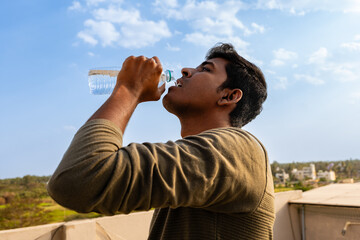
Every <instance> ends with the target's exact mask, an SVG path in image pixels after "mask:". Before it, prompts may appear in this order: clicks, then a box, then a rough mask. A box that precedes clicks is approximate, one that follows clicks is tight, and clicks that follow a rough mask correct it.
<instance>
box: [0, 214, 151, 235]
mask: <svg viewBox="0 0 360 240" xmlns="http://www.w3.org/2000/svg"><path fill="white" fill-rule="evenodd" d="M152 214H153V211H149V212H139V213H132V214H129V215H116V216H111V217H102V218H95V219H88V220H77V221H71V222H67V223H64V222H63V223H55V224H46V225H41V226H36V227H27V228H18V229H12V230H4V231H0V239H1V240H110V239H111V240H138V239H146V238H147V236H148V231H149V227H150V221H151V217H152Z"/></svg>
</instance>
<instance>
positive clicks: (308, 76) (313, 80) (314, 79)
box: [294, 74, 325, 85]
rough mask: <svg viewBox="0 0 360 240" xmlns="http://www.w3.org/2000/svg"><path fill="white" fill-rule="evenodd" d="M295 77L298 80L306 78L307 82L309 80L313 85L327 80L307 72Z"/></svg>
mask: <svg viewBox="0 0 360 240" xmlns="http://www.w3.org/2000/svg"><path fill="white" fill-rule="evenodd" d="M294 77H295V79H297V80H305V81H306V82H308V83H310V84H312V85H322V84H324V83H325V81H324V80H322V79H320V78H317V77H314V76H310V75H305V74H295V75H294Z"/></svg>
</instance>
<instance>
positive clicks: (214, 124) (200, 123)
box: [180, 116, 231, 138]
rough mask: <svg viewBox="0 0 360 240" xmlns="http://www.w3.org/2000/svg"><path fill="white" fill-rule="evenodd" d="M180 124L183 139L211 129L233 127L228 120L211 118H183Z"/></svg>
mask: <svg viewBox="0 0 360 240" xmlns="http://www.w3.org/2000/svg"><path fill="white" fill-rule="evenodd" d="M180 123H181V136H182V137H183V138H184V137H187V136H189V135H196V134H199V133H201V132H203V131H206V130H209V129H213V128H221V127H230V126H231V125H230V123H229V120H228V119H219V118H209V117H201V116H200V117H199V118H183V119H180Z"/></svg>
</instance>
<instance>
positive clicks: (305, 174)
mask: <svg viewBox="0 0 360 240" xmlns="http://www.w3.org/2000/svg"><path fill="white" fill-rule="evenodd" d="M291 173H292V174H293V175H294V176H295V178H296V179H297V180H304V179H306V178H308V179H311V180H315V179H316V171H315V165H314V164H312V163H311V164H310V166H309V167H303V169H302V170H297V169H296V168H294V169H293V170H292V171H291Z"/></svg>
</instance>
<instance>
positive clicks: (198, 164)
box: [48, 119, 266, 214]
mask: <svg viewBox="0 0 360 240" xmlns="http://www.w3.org/2000/svg"><path fill="white" fill-rule="evenodd" d="M265 158H266V157H265V154H264V150H263V149H262V147H261V145H260V144H259V143H258V142H257V141H256V140H255V139H254V138H253V137H251V135H250V134H247V133H246V132H245V131H243V130H241V129H235V128H220V129H214V130H209V131H205V132H203V133H201V134H199V135H194V136H189V137H186V138H184V139H181V140H178V141H176V142H172V141H169V142H167V143H143V144H136V143H132V144H130V145H128V146H126V147H123V146H122V134H121V131H120V129H119V128H117V126H116V125H114V124H113V123H112V122H110V121H108V120H105V119H97V120H92V121H89V122H87V123H86V124H85V125H84V126H82V127H81V128H80V129H79V131H78V132H77V133H76V134H75V136H74V139H73V141H72V142H71V144H70V146H69V148H68V150H67V151H66V153H65V154H64V156H63V159H62V161H61V162H60V164H59V166H58V168H57V169H56V171H55V172H54V174H53V176H52V177H51V179H50V181H49V183H48V192H49V194H50V196H51V197H52V198H53V199H54V200H55V201H57V202H58V203H59V204H61V205H63V206H65V207H68V208H70V209H74V210H76V211H78V212H91V211H95V212H101V213H104V214H115V213H117V212H121V213H129V212H131V211H133V210H149V209H151V208H163V207H172V208H176V207H195V208H196V207H201V208H205V209H208V210H211V211H219V212H243V213H248V212H251V211H254V210H255V208H256V207H257V206H258V204H259V202H260V200H261V198H262V196H263V194H264V190H265V185H266V159H265Z"/></svg>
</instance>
